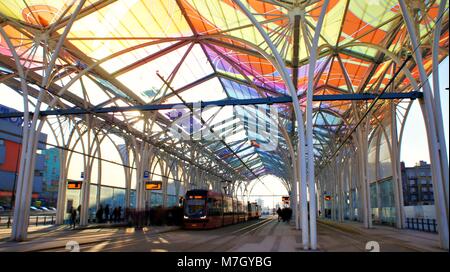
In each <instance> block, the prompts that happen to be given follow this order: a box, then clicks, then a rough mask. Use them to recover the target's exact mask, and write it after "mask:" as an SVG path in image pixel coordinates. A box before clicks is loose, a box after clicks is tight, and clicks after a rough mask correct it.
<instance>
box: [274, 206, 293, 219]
mask: <svg viewBox="0 0 450 272" xmlns="http://www.w3.org/2000/svg"><path fill="white" fill-rule="evenodd" d="M277 214H278V222H280V221H281V220H283V222H289V221H290V220H291V217H292V209H291V208H289V207H285V208H283V209H281V208H280V207H278V209H277Z"/></svg>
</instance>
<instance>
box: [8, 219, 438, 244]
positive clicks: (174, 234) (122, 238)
mask: <svg viewBox="0 0 450 272" xmlns="http://www.w3.org/2000/svg"><path fill="white" fill-rule="evenodd" d="M72 241H74V242H76V243H77V244H79V246H80V251H86V252H95V251H143V252H171V251H177V252H188V251H193V252H225V251H230V252H293V251H294V252H300V251H303V249H302V246H301V237H300V231H298V230H296V229H295V227H294V225H293V224H292V223H291V224H288V223H285V222H278V221H277V220H276V219H274V218H265V219H260V220H254V221H249V222H246V223H241V224H236V225H231V226H227V227H223V228H219V229H214V230H182V229H180V228H178V227H167V226H162V227H151V228H145V229H143V230H135V229H134V228H126V227H116V228H89V229H75V230H71V229H70V228H68V227H64V226H63V227H61V226H60V227H55V226H53V227H41V228H39V227H35V228H34V229H32V230H30V234H29V239H28V240H27V241H25V242H20V243H18V242H11V241H9V234H8V232H7V231H6V230H1V231H0V252H5V251H69V247H67V249H66V245H67V243H68V242H69V244H70V243H74V242H72ZM369 241H376V242H377V243H379V245H380V251H381V252H385V251H400V252H405V251H406V252H408V251H442V250H441V249H439V246H438V245H439V242H438V241H439V240H438V235H437V234H432V233H425V232H419V231H412V230H397V229H394V228H391V227H384V226H375V227H374V228H373V229H364V228H363V226H362V224H360V223H356V222H345V223H336V222H331V221H319V223H318V250H317V251H323V252H341V251H350V252H355V251H357V252H363V251H366V249H365V248H366V243H367V242H369Z"/></svg>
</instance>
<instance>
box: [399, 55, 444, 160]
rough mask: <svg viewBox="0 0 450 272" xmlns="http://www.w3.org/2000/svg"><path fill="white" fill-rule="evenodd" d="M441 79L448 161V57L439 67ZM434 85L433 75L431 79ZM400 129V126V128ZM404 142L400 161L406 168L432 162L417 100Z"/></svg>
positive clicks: (408, 122)
mask: <svg viewBox="0 0 450 272" xmlns="http://www.w3.org/2000/svg"><path fill="white" fill-rule="evenodd" d="M439 73H440V74H439V79H440V82H439V83H440V87H439V90H440V94H441V106H442V117H443V123H444V131H445V143H446V146H447V161H448V126H449V125H448V124H449V91H448V90H446V89H445V88H448V87H449V86H448V73H449V62H448V57H447V58H446V59H445V60H444V61H442V62H441V64H440V66H439ZM429 80H430V83H432V78H431V75H430V77H429ZM399 129H400V126H399ZM403 133H404V136H403V141H402V145H401V151H400V152H401V153H400V159H401V160H402V161H404V162H405V164H406V166H414V165H415V164H416V163H417V162H419V161H420V160H424V161H427V162H428V163H429V162H430V156H429V154H428V144H427V135H426V131H425V123H424V121H423V118H422V114H421V109H420V106H419V102H418V101H417V100H416V101H415V102H414V103H413V106H412V107H411V110H410V113H409V117H408V119H407V121H406V124H405V131H404V132H403Z"/></svg>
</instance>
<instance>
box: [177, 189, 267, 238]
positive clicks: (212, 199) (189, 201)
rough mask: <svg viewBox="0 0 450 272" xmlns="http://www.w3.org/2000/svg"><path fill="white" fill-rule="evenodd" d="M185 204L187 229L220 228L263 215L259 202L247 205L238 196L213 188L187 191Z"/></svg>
mask: <svg viewBox="0 0 450 272" xmlns="http://www.w3.org/2000/svg"><path fill="white" fill-rule="evenodd" d="M183 206H184V216H183V227H184V228H185V229H213V228H219V227H222V226H226V225H231V224H237V223H241V222H245V221H247V220H251V219H257V218H259V217H260V215H261V208H260V207H259V206H258V204H257V203H248V204H247V205H245V204H244V203H243V202H242V201H239V200H237V199H236V198H233V197H231V196H228V195H224V194H222V193H217V192H213V191H211V190H200V189H196V190H189V191H187V192H186V197H185V198H184V203H183Z"/></svg>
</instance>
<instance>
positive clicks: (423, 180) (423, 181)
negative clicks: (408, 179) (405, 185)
mask: <svg viewBox="0 0 450 272" xmlns="http://www.w3.org/2000/svg"><path fill="white" fill-rule="evenodd" d="M427 183H428V180H426V179H421V180H420V184H422V185H425V184H427Z"/></svg>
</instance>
